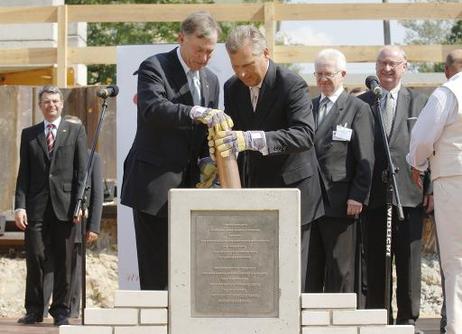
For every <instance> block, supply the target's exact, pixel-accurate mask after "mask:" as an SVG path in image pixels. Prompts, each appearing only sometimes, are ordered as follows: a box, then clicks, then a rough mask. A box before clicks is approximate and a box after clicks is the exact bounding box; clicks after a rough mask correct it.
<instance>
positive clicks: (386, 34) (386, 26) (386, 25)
mask: <svg viewBox="0 0 462 334" xmlns="http://www.w3.org/2000/svg"><path fill="white" fill-rule="evenodd" d="M382 3H388V0H382ZM383 42H384V44H385V45H390V44H391V34H390V21H388V20H383Z"/></svg>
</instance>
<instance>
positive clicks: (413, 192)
mask: <svg viewBox="0 0 462 334" xmlns="http://www.w3.org/2000/svg"><path fill="white" fill-rule="evenodd" d="M406 69H407V58H406V54H405V53H404V51H403V50H402V49H401V48H400V47H398V46H386V47H384V48H383V49H381V50H380V52H379V54H378V57H377V62H376V72H377V76H378V79H379V81H380V85H381V86H382V89H383V98H382V99H381V101H380V103H381V109H382V115H383V118H384V126H385V131H386V132H387V137H388V143H389V146H390V152H391V157H392V160H393V163H394V164H395V166H396V167H398V168H399V172H398V174H397V177H396V181H397V185H398V191H399V195H400V199H401V203H402V205H403V209H404V221H402V222H400V221H399V220H398V217H397V211H396V207H395V206H394V207H393V218H392V219H393V223H392V225H393V227H392V254H393V256H394V258H395V261H394V262H395V265H396V276H397V277H396V278H397V291H396V296H397V306H398V314H397V318H396V323H397V324H411V325H414V324H415V321H416V320H417V318H418V317H419V309H420V287H421V283H420V281H421V270H420V265H421V240H422V222H423V214H424V206H426V207H427V206H428V209H429V210H431V207H432V206H433V205H432V204H431V203H432V199H431V197H427V196H424V194H425V192H424V191H422V190H421V189H419V188H418V187H417V186H416V185H415V184H414V183H413V182H412V179H411V169H410V167H409V166H408V164H407V163H406V154H407V153H408V152H409V139H410V134H411V130H412V127H413V126H414V123H415V121H416V120H417V116H418V115H419V113H420V111H421V110H422V108H423V106H424V105H425V102H426V100H427V98H426V96H424V95H422V94H419V93H417V92H415V91H413V90H410V89H408V88H406V87H404V86H403V85H402V84H401V77H402V75H403V74H404V73H405V71H406ZM359 97H360V98H361V99H362V100H364V101H365V102H367V103H369V104H370V105H371V106H372V110H373V114H374V117H375V119H376V121H375V123H376V125H377V126H376V130H375V145H374V146H375V149H374V150H375V166H374V174H373V179H372V189H371V198H370V201H369V206H368V208H367V210H366V212H365V216H364V218H365V225H366V235H367V236H366V239H367V246H366V251H367V252H366V253H367V285H368V293H367V305H366V306H367V307H368V308H383V307H384V305H385V300H384V299H385V298H384V295H385V294H384V289H385V239H386V238H385V234H386V200H385V198H386V184H385V183H384V182H383V175H384V172H385V170H386V169H387V167H388V162H387V159H386V155H385V149H384V144H383V138H382V134H381V131H380V130H381V129H380V128H379V126H378V124H380V123H379V122H378V116H379V114H378V111H377V110H376V106H375V97H374V95H373V93H372V92H367V93H365V94H363V95H360V96H359ZM393 204H396V202H395V201H394V202H393ZM389 316H390V318H391V320H392V314H390V315H389ZM391 320H390V321H391ZM417 332H418V330H417Z"/></svg>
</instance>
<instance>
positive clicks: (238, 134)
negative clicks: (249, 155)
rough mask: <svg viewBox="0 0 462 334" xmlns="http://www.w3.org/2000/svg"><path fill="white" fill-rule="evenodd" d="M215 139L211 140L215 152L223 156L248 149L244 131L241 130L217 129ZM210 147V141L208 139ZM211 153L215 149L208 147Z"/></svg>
mask: <svg viewBox="0 0 462 334" xmlns="http://www.w3.org/2000/svg"><path fill="white" fill-rule="evenodd" d="M214 138H215V140H214V141H213V143H214V146H215V148H216V150H217V152H218V153H219V154H220V155H221V156H222V157H223V158H226V157H229V156H230V155H231V154H236V153H237V152H242V151H245V150H247V149H249V147H248V145H247V142H248V140H247V138H246V133H245V132H243V131H218V132H216V133H215V137H214ZM209 148H210V141H209ZM210 153H211V155H213V153H215V150H214V149H213V147H212V149H210Z"/></svg>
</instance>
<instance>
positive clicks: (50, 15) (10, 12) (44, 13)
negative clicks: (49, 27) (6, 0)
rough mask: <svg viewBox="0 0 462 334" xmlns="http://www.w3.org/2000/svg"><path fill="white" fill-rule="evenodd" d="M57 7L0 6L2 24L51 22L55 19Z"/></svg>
mask: <svg viewBox="0 0 462 334" xmlns="http://www.w3.org/2000/svg"><path fill="white" fill-rule="evenodd" d="M57 17H58V16H57V8H56V7H55V6H47V7H0V22H1V23H2V24H21V23H23V24H26V23H52V22H56V21H57Z"/></svg>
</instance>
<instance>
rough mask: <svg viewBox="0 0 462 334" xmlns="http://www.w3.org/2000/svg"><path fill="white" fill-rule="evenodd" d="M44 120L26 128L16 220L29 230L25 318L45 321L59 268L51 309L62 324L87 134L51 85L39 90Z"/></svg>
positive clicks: (25, 320)
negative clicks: (46, 284)
mask: <svg viewBox="0 0 462 334" xmlns="http://www.w3.org/2000/svg"><path fill="white" fill-rule="evenodd" d="M39 107H40V110H41V111H42V114H43V118H44V121H43V122H40V123H38V124H36V125H33V126H31V127H28V128H26V129H24V130H23V131H22V134H21V148H20V164H19V171H18V178H17V183H16V196H15V209H16V210H15V221H16V226H17V227H18V228H19V229H21V230H23V231H24V232H25V235H24V242H25V249H26V268H27V276H26V300H25V308H26V315H25V316H24V317H22V318H20V319H19V320H18V322H19V323H23V324H34V323H36V322H42V321H43V317H42V313H43V308H44V298H43V279H44V277H45V274H47V273H49V272H53V273H54V277H55V279H54V284H53V302H52V304H51V307H50V310H49V313H50V314H51V315H52V316H53V318H54V324H55V325H57V326H60V325H68V324H69V322H68V317H69V310H70V297H71V295H70V293H71V290H70V285H71V270H72V251H73V249H74V241H75V234H76V233H77V231H76V225H75V224H74V223H79V221H78V220H79V219H75V220H74V222H73V213H74V208H75V205H76V197H77V194H78V192H79V189H81V188H82V187H83V179H84V175H85V167H86V163H87V139H86V135H85V128H84V126H83V125H82V122H80V120H78V119H75V118H65V117H61V113H62V110H63V95H62V93H61V91H60V90H59V89H58V88H57V87H53V86H45V87H43V88H42V89H41V90H40V93H39Z"/></svg>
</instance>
